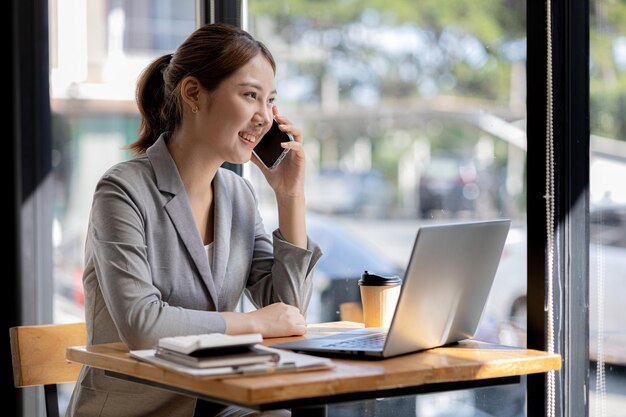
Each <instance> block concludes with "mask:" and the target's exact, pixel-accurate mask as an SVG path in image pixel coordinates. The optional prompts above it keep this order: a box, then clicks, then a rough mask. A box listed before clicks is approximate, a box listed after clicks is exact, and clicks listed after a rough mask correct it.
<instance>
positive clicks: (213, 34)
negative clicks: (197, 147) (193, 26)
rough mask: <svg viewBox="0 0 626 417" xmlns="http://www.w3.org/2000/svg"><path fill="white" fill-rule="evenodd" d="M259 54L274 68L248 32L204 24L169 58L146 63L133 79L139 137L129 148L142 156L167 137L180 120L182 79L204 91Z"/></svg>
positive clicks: (228, 26)
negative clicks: (190, 78)
mask: <svg viewBox="0 0 626 417" xmlns="http://www.w3.org/2000/svg"><path fill="white" fill-rule="evenodd" d="M259 53H261V54H263V56H265V58H267V60H268V61H269V63H270V64H271V66H272V69H273V70H274V72H276V64H275V62H274V58H273V57H272V54H271V53H270V51H269V50H268V49H267V48H266V47H265V45H263V44H262V43H261V42H259V41H257V40H256V39H254V38H253V37H252V35H250V34H249V33H248V32H246V31H244V30H242V29H239V28H238V27H236V26H231V25H227V24H223V23H214V24H207V25H204V26H202V27H200V28H199V29H197V30H196V31H194V32H193V33H192V34H191V35H190V36H189V37H188V38H187V39H186V40H185V41H184V42H183V43H182V44H181V45H180V46H179V47H178V49H177V50H176V51H175V52H174V53H173V54H167V55H163V56H162V57H160V58H157V59H156V60H155V61H154V62H152V63H151V64H150V65H149V66H148V67H147V68H146V69H145V70H144V71H143V73H142V74H141V76H140V77H139V82H138V83H137V97H136V99H137V106H138V107H139V112H140V113H141V125H140V127H139V138H138V139H137V140H136V141H135V142H134V143H132V144H131V145H130V146H129V148H130V149H131V150H132V151H133V152H134V153H136V154H142V153H144V152H145V151H146V150H147V149H148V148H149V147H150V146H151V145H152V144H153V143H154V142H155V141H156V140H157V138H158V137H159V135H160V134H161V133H163V132H172V131H174V130H175V129H176V127H178V125H179V124H180V122H181V121H182V115H183V103H182V100H181V96H180V82H181V81H182V80H183V78H185V77H186V76H188V75H191V76H194V77H196V78H197V79H198V81H199V82H200V84H202V87H204V89H205V90H207V91H209V92H210V91H214V90H215V89H216V88H217V87H218V86H219V84H220V83H221V82H222V81H223V80H224V79H226V78H228V77H229V76H230V75H232V74H233V73H234V72H235V71H237V70H238V69H239V68H241V67H243V66H244V65H245V64H247V63H248V62H249V61H250V60H251V59H252V58H254V57H255V56H257V55H258V54H259Z"/></svg>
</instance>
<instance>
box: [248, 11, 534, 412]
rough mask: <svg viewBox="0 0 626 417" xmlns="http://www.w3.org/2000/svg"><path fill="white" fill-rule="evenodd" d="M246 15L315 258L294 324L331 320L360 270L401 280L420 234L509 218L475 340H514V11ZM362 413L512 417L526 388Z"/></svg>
mask: <svg viewBox="0 0 626 417" xmlns="http://www.w3.org/2000/svg"><path fill="white" fill-rule="evenodd" d="M248 4H249V11H250V16H249V30H250V32H251V33H252V34H253V35H255V36H256V37H257V38H259V39H260V40H262V41H263V42H264V43H266V45H267V46H268V47H269V48H270V50H271V51H272V53H273V54H274V57H275V58H276V60H277V66H278V68H277V77H276V84H277V90H278V96H277V101H276V103H277V106H278V108H279V111H280V113H282V114H284V115H286V116H287V117H288V118H290V119H291V120H293V121H294V122H295V123H296V124H297V125H298V126H299V127H300V128H301V129H302V130H303V132H304V144H305V150H306V153H307V158H308V160H307V168H308V172H307V181H308V182H307V185H306V189H305V191H306V193H307V209H308V216H307V222H308V223H307V226H308V229H309V230H308V231H309V234H310V236H311V237H312V238H313V239H314V240H316V241H317V242H318V243H319V244H320V245H321V247H322V249H323V250H324V252H325V256H324V257H323V258H322V259H321V260H320V262H319V263H318V266H317V268H316V275H315V294H314V296H313V299H312V301H311V305H310V307H309V312H308V317H307V320H308V321H309V322H315V321H329V320H336V319H339V318H340V314H339V313H340V305H341V304H342V303H344V302H350V301H358V300H359V299H360V296H359V290H358V286H357V284H356V282H357V280H358V279H359V277H360V274H361V273H362V272H363V271H364V270H368V271H370V272H372V271H375V272H378V273H380V274H383V275H400V276H402V274H403V272H404V268H405V267H406V263H407V261H408V257H409V254H410V251H411V248H412V244H413V239H414V238H415V233H416V231H417V229H418V227H419V226H420V225H422V224H428V223H433V222H447V221H457V220H467V219H484V218H495V217H509V218H511V219H512V220H513V226H512V230H511V233H510V235H509V239H508V241H507V244H506V249H505V251H504V253H503V255H502V260H501V264H500V268H499V270H498V273H497V277H496V283H495V284H494V288H493V291H492V294H491V296H490V300H489V302H488V305H487V308H486V311H485V314H484V317H483V321H482V323H481V325H480V329H479V334H478V337H479V338H481V339H483V340H491V341H494V342H501V343H506V344H517V345H524V344H525V343H526V339H525V333H524V329H525V315H526V305H525V295H526V213H525V187H524V186H525V179H524V177H525V174H524V165H525V157H526V155H525V150H526V133H525V120H526V114H525V97H526V91H525V89H526V87H525V86H526V83H525V65H526V63H525V59H526V37H525V28H526V25H525V17H524V16H525V4H524V3H522V4H520V5H517V4H516V5H515V6H512V3H510V2H504V1H502V2H498V1H496V2H473V3H472V7H468V6H467V5H466V4H464V3H462V2H461V3H459V2H452V1H444V2H443V3H442V2H441V1H438V2H431V1H426V2H418V3H415V2H414V1H409V0H399V1H394V2H380V1H376V0H369V1H361V2H325V1H306V2H292V1H287V0H278V1H277V0H271V1H269V0H249V1H248ZM244 175H245V176H247V177H248V178H250V179H251V181H253V182H254V183H255V186H256V188H257V190H263V191H261V192H260V194H261V197H262V199H261V205H262V208H263V210H262V215H263V217H264V220H265V223H266V228H267V229H269V230H272V228H273V227H275V226H276V220H275V213H276V209H275V206H274V200H273V195H272V193H271V191H270V190H269V189H268V187H266V186H265V180H264V179H263V177H262V175H261V174H260V172H258V170H256V167H254V166H246V167H245V168H244ZM394 401H396V402H394ZM504 403H506V407H505V406H504V405H503V404H504ZM392 404H393V405H392ZM407 404H408V405H407ZM346 407H348V406H346ZM370 407H373V408H370V410H371V409H375V410H377V411H376V412H377V413H380V414H376V415H391V414H392V413H394V410H397V407H409V408H410V409H411V410H417V411H418V413H419V415H433V416H434V415H444V414H445V413H446V412H451V413H452V414H454V415H460V414H462V413H465V412H467V413H469V414H468V415H472V413H476V412H477V410H482V411H484V412H488V413H490V414H492V415H517V414H523V413H524V408H525V393H524V388H523V386H522V387H521V390H520V387H519V386H516V387H504V388H495V389H486V390H475V391H464V392H461V393H454V394H442V395H432V396H430V395H429V396H419V397H418V398H417V400H416V399H415V398H404V399H401V400H391V399H390V400H384V401H382V402H378V403H376V404H372V405H370ZM459 410H462V411H459ZM364 412H365V411H364ZM516 413H517V414H516ZM463 415H465V414H463Z"/></svg>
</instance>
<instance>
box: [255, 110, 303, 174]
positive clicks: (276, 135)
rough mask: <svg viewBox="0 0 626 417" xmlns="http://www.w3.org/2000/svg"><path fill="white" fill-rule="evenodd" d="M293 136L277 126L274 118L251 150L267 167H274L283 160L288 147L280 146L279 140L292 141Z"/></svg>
mask: <svg viewBox="0 0 626 417" xmlns="http://www.w3.org/2000/svg"><path fill="white" fill-rule="evenodd" d="M292 140H293V137H292V136H291V135H290V134H289V133H286V132H283V131H282V130H280V129H279V128H278V122H277V121H276V119H274V121H273V122H272V127H271V128H270V130H269V131H268V132H267V133H266V134H265V136H263V137H262V138H261V140H260V141H259V143H258V144H257V145H256V146H255V147H254V149H253V150H252V152H254V154H255V155H256V156H257V157H258V158H259V159H260V160H261V162H263V164H264V165H265V166H266V167H268V168H269V169H272V168H275V167H277V166H278V164H280V161H282V160H283V158H284V157H285V155H287V152H289V149H285V148H283V147H282V146H280V144H281V142H289V141H292Z"/></svg>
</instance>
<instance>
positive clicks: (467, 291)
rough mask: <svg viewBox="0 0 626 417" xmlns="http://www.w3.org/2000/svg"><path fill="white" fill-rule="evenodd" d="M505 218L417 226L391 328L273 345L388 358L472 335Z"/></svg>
mask: <svg viewBox="0 0 626 417" xmlns="http://www.w3.org/2000/svg"><path fill="white" fill-rule="evenodd" d="M510 225H511V221H510V220H509V219H497V220H487V221H472V222H462V223H452V224H435V225H426V226H421V227H420V228H419V229H418V231H417V235H416V237H415V243H414V245H413V251H412V254H411V258H410V260H409V264H408V267H407V269H406V272H405V275H404V279H403V281H402V289H401V291H400V298H399V299H398V304H397V306H396V311H395V313H394V316H393V320H392V322H391V325H390V327H389V329H388V330H387V329H380V328H365V329H355V330H350V331H346V332H342V333H338V334H333V335H329V336H322V337H316V338H309V339H302V340H298V341H294V342H288V343H279V344H275V345H272V347H276V348H282V349H290V350H295V351H303V352H322V353H325V354H330V355H332V354H337V355H360V356H375V357H381V358H387V357H391V356H396V355H401V354H404V353H409V352H415V351H418V350H423V349H430V348H433V347H437V346H443V345H447V344H451V343H454V342H458V341H460V340H463V339H469V338H472V337H473V336H474V334H475V333H476V330H477V328H478V323H479V322H480V318H481V316H482V314H483V310H484V308H485V304H486V302H487V297H488V296H489V291H490V290H491V286H492V283H493V279H494V276H495V274H496V270H497V269H498V264H499V262H500V257H501V255H502V249H503V248H504V242H505V241H506V237H507V234H508V231H509V227H510Z"/></svg>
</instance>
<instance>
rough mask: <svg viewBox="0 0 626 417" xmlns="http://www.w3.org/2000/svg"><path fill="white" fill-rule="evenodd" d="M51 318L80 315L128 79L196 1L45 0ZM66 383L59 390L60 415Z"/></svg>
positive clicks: (129, 99) (120, 135) (122, 132)
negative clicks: (97, 190)
mask: <svg viewBox="0 0 626 417" xmlns="http://www.w3.org/2000/svg"><path fill="white" fill-rule="evenodd" d="M49 7H50V15H49V19H50V22H49V25H50V65H51V67H50V89H51V101H52V102H51V107H52V165H53V181H54V201H53V207H52V210H53V233H52V238H53V242H52V244H53V263H54V274H53V277H54V287H55V293H54V295H53V305H54V309H53V319H54V321H55V322H57V323H58V322H77V321H84V308H83V287H82V271H83V248H84V242H85V233H86V231H87V221H88V217H89V210H90V207H91V199H92V197H93V191H94V187H95V184H96V182H97V181H98V179H99V178H100V176H101V175H102V174H103V173H104V171H105V170H106V169H108V168H109V167H110V166H112V165H113V164H114V163H116V162H119V161H122V160H125V159H128V158H129V157H130V154H129V153H128V152H127V151H126V150H125V146H126V145H128V144H129V143H132V142H134V141H135V139H136V134H137V129H138V127H139V114H138V111H137V108H136V105H135V100H134V97H135V83H136V80H137V77H138V75H139V72H140V71H141V70H143V68H144V67H145V66H147V65H148V63H149V62H150V61H152V59H154V58H156V57H157V56H160V55H162V54H165V53H168V52H172V51H173V50H174V48H175V47H176V46H178V44H180V43H181V42H182V41H183V40H184V38H186V37H187V36H188V35H189V33H191V32H192V31H193V30H194V29H195V25H196V23H195V10H196V9H195V2H194V1H185V2H180V1H175V0H140V1H132V2H128V1H121V0H118V1H111V2H91V1H90V2H75V1H68V0H53V1H51V2H50V6H49ZM71 389H72V387H71V386H65V387H63V388H62V390H61V393H62V395H61V398H60V407H61V414H63V410H64V407H65V406H66V402H67V401H68V400H69V395H70V394H71Z"/></svg>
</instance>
